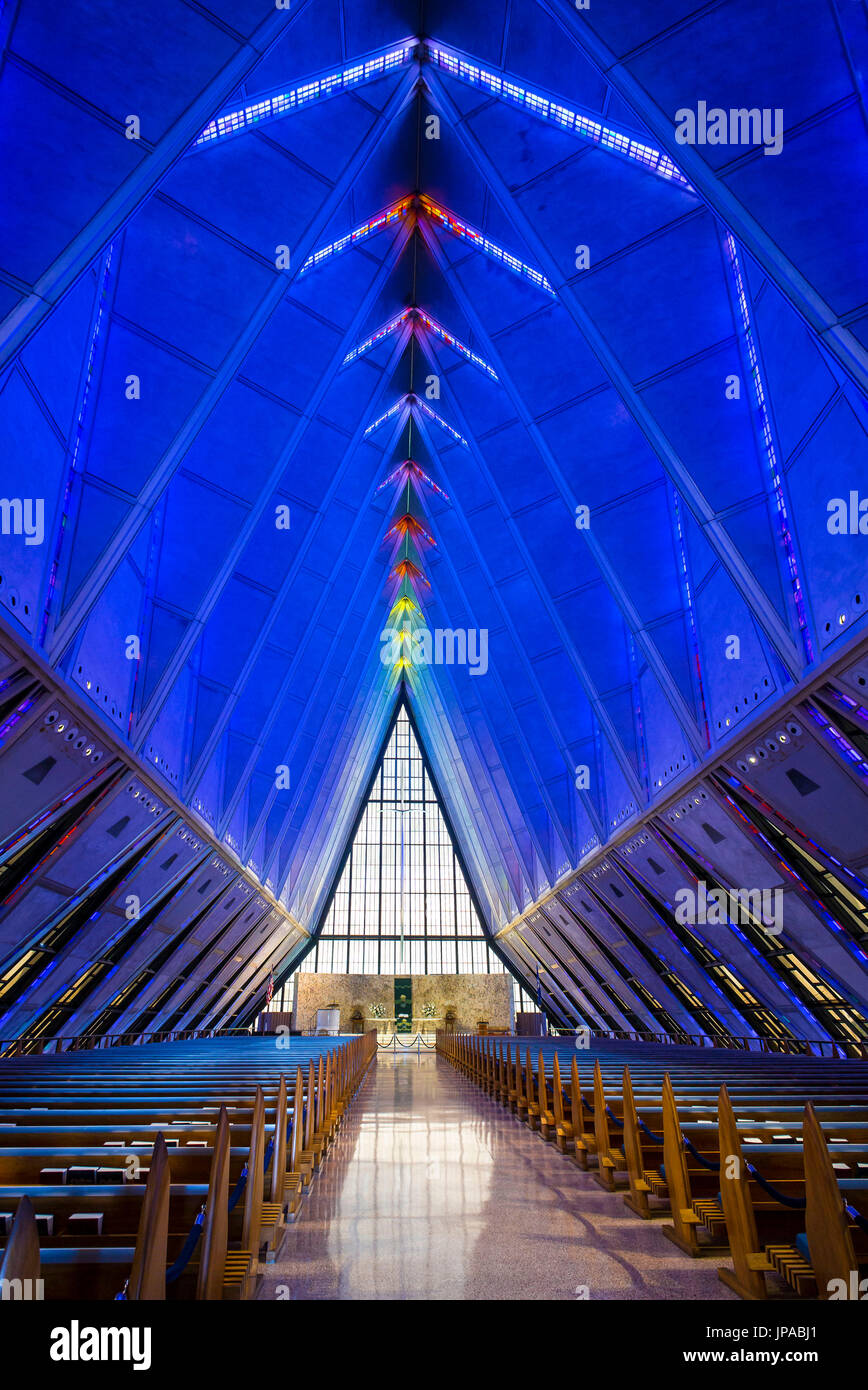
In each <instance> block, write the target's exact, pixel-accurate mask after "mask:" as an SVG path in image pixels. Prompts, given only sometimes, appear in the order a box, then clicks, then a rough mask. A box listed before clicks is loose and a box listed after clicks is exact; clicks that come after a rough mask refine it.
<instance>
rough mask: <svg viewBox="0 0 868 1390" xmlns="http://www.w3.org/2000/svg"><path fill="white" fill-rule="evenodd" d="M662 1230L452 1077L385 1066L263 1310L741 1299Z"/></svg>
mask: <svg viewBox="0 0 868 1390" xmlns="http://www.w3.org/2000/svg"><path fill="white" fill-rule="evenodd" d="M656 1224H657V1223H655V1226H656ZM655 1226H652V1225H651V1223H645V1222H641V1221H639V1220H638V1219H636V1218H635V1217H632V1216H631V1215H630V1214H629V1213H627V1212H626V1210H625V1208H624V1207H623V1205H622V1203H621V1201H620V1198H618V1197H615V1196H612V1195H611V1194H608V1193H605V1192H603V1191H601V1189H600V1188H598V1187H597V1186H596V1184H595V1183H594V1182H593V1179H592V1178H591V1176H590V1175H589V1174H584V1173H580V1172H578V1170H577V1169H576V1168H575V1167H574V1166H573V1165H572V1164H571V1163H570V1162H568V1161H567V1160H566V1159H564V1158H562V1157H560V1156H559V1155H557V1154H556V1153H555V1152H553V1151H552V1150H551V1147H550V1146H549V1145H546V1144H544V1143H543V1142H542V1141H541V1140H540V1139H539V1137H538V1136H536V1135H533V1134H531V1133H530V1132H529V1131H528V1130H527V1129H526V1128H525V1127H524V1126H522V1125H519V1124H518V1123H517V1122H516V1121H515V1120H514V1119H513V1118H512V1117H510V1116H509V1115H508V1114H507V1113H506V1112H504V1111H503V1110H502V1108H501V1107H500V1106H499V1105H496V1104H495V1103H494V1102H492V1101H490V1100H489V1099H488V1098H487V1097H485V1096H484V1095H482V1094H481V1093H480V1092H479V1091H478V1089H477V1088H476V1087H475V1086H471V1085H470V1083H469V1082H467V1081H466V1080H465V1079H464V1078H463V1077H461V1076H460V1075H459V1074H458V1073H457V1072H455V1070H454V1069H453V1068H452V1067H451V1066H449V1064H448V1063H446V1062H444V1061H442V1060H440V1059H438V1058H436V1057H434V1056H432V1055H431V1054H428V1055H424V1054H423V1055H422V1056H421V1057H417V1056H416V1055H414V1054H409V1055H400V1054H399V1055H398V1056H394V1055H392V1054H388V1053H387V1054H383V1053H381V1054H380V1055H379V1057H378V1059H377V1062H376V1065H375V1066H374V1068H373V1069H372V1071H371V1073H369V1076H368V1078H367V1080H366V1081H365V1083H364V1086H363V1089H362V1091H361V1092H360V1093H359V1095H358V1097H357V1098H356V1101H355V1104H354V1105H353V1108H352V1110H351V1111H350V1112H349V1114H348V1115H347V1117H346V1118H345V1121H344V1126H343V1129H342V1131H341V1134H340V1136H339V1138H338V1142H337V1144H336V1146H335V1148H334V1149H333V1151H332V1153H331V1154H330V1156H329V1158H328V1161H327V1163H326V1165H325V1167H324V1169H323V1171H322V1173H321V1174H320V1175H319V1176H318V1177H317V1178H316V1180H315V1182H314V1185H313V1188H312V1190H311V1192H310V1194H309V1196H308V1197H307V1198H306V1200H305V1204H304V1208H303V1209H302V1212H301V1214H300V1217H299V1219H298V1221H297V1222H296V1223H295V1225H294V1226H293V1227H292V1228H291V1229H290V1231H289V1234H288V1238H287V1242H286V1245H285V1247H284V1251H283V1257H282V1259H281V1260H280V1261H279V1262H278V1263H277V1264H275V1265H272V1266H269V1267H268V1273H267V1277H266V1280H265V1285H264V1287H263V1290H262V1293H261V1297H262V1298H264V1299H273V1298H283V1299H287V1298H288V1299H467V1300H477V1299H528V1298H537V1299H575V1298H576V1296H577V1294H576V1290H577V1288H580V1287H581V1286H587V1288H588V1297H589V1299H591V1300H592V1299H594V1298H605V1299H612V1298H652V1299H653V1298H727V1297H734V1295H730V1294H729V1293H728V1291H727V1290H726V1289H724V1287H723V1286H722V1285H721V1284H720V1283H719V1282H718V1280H717V1277H716V1273H715V1269H714V1267H713V1265H710V1264H708V1263H707V1262H704V1261H703V1262H693V1261H691V1260H689V1259H688V1258H687V1257H684V1256H681V1255H680V1254H679V1252H678V1251H677V1250H676V1249H675V1247H674V1246H672V1245H670V1243H669V1242H668V1241H667V1240H665V1239H664V1237H663V1235H662V1234H661V1232H660V1230H659V1228H655Z"/></svg>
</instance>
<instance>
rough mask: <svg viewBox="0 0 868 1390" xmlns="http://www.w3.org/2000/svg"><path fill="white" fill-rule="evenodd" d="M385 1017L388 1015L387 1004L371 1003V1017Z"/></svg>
mask: <svg viewBox="0 0 868 1390" xmlns="http://www.w3.org/2000/svg"><path fill="white" fill-rule="evenodd" d="M385 1017H386V1006H385V1004H372V1005H371V1018H385Z"/></svg>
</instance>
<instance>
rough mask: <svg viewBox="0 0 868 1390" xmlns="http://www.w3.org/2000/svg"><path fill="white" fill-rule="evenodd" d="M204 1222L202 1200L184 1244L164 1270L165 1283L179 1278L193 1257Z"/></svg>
mask: <svg viewBox="0 0 868 1390" xmlns="http://www.w3.org/2000/svg"><path fill="white" fill-rule="evenodd" d="M204 1223H205V1204H204V1202H203V1204H202V1210H201V1211H200V1212H199V1215H198V1216H197V1217H196V1220H195V1221H194V1222H193V1225H192V1226H191V1228H190V1233H189V1235H188V1236H187V1239H186V1240H185V1241H184V1244H183V1245H182V1246H181V1253H180V1254H179V1255H178V1258H177V1259H176V1260H175V1263H174V1264H172V1265H170V1266H169V1268H168V1269H167V1270H166V1283H167V1284H174V1282H175V1280H176V1279H180V1277H181V1275H182V1274H183V1273H184V1270H185V1269H186V1268H187V1265H188V1264H189V1263H190V1260H191V1259H192V1257H193V1251H194V1250H195V1249H196V1246H197V1245H198V1244H199V1237H200V1236H201V1234H202V1227H203V1225H204Z"/></svg>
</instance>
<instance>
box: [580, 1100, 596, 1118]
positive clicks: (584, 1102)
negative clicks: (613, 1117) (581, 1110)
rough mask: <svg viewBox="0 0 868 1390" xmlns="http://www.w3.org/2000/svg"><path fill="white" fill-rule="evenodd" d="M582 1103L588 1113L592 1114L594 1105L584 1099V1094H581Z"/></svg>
mask: <svg viewBox="0 0 868 1390" xmlns="http://www.w3.org/2000/svg"><path fill="white" fill-rule="evenodd" d="M582 1105H583V1106H584V1107H585V1109H586V1110H587V1112H588V1114H589V1115H593V1113H594V1107H593V1105H591V1103H590V1101H588V1100H585V1097H584V1096H582Z"/></svg>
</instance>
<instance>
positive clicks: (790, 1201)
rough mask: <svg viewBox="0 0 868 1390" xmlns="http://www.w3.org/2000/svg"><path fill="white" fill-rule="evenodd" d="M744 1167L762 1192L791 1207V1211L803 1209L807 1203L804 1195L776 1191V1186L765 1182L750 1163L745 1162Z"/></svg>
mask: <svg viewBox="0 0 868 1390" xmlns="http://www.w3.org/2000/svg"><path fill="white" fill-rule="evenodd" d="M744 1166H745V1168H746V1169H747V1171H748V1172H749V1173H750V1175H751V1177H752V1178H753V1179H754V1181H755V1182H758V1183H759V1185H760V1187H761V1188H762V1190H763V1192H767V1193H768V1194H769V1196H770V1197H772V1198H773V1199H774V1200H775V1201H776V1202H779V1203H780V1204H781V1206H782V1207H791V1208H792V1210H793V1211H804V1210H805V1207H806V1205H807V1203H806V1202H805V1199H804V1197H785V1196H784V1194H783V1192H778V1190H777V1188H775V1187H772V1185H771V1183H770V1182H766V1180H765V1178H764V1177H763V1175H762V1173H760V1172H758V1171H757V1169H756V1168H754V1166H753V1164H752V1163H745V1165H744Z"/></svg>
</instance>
